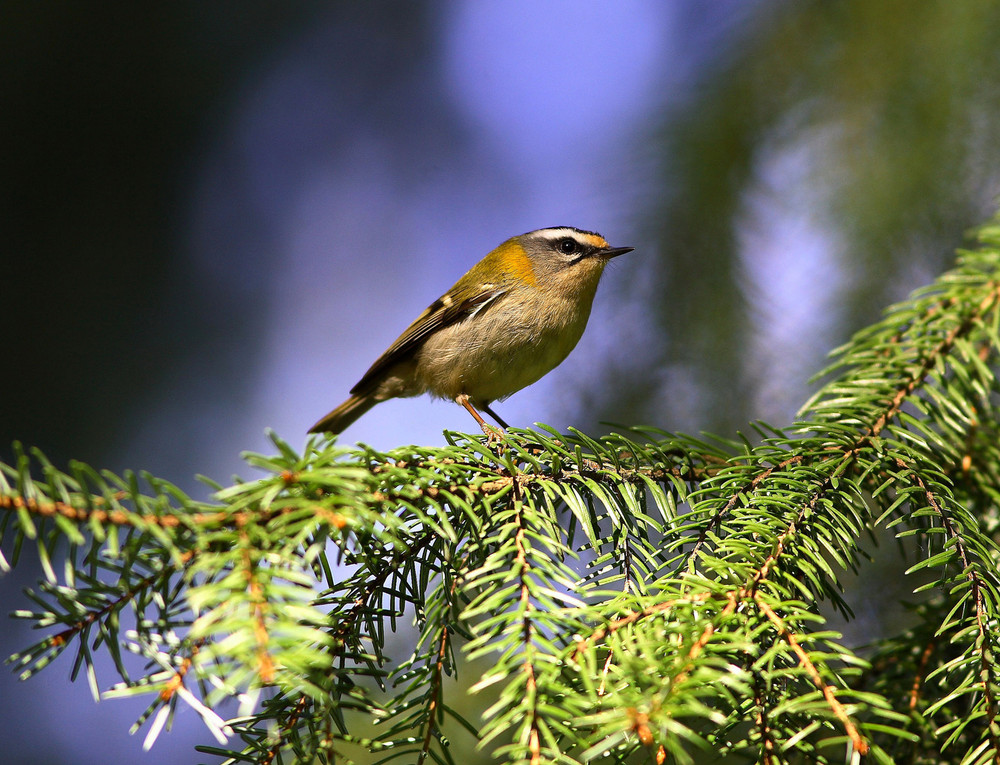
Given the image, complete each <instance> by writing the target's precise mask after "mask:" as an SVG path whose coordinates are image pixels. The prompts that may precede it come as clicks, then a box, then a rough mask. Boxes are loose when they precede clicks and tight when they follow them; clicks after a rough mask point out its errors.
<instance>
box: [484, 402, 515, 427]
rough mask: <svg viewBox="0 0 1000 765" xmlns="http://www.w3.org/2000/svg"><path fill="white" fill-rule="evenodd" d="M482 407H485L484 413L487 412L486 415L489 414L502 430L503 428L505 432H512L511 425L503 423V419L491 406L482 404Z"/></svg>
mask: <svg viewBox="0 0 1000 765" xmlns="http://www.w3.org/2000/svg"><path fill="white" fill-rule="evenodd" d="M481 406H482V407H483V411H484V412H486V414H488V415H489V416H490V417H492V418H493V419H494V420H496V421H497V422H498V423H500V427H501V428H503V429H504V430H510V425H508V424H507V423H506V422H504V421H503V417H501V416H500V415H499V414H497V413H496V412H494V411H493V410H492V409H490V408H489V406H487V405H486V404H482V405H481Z"/></svg>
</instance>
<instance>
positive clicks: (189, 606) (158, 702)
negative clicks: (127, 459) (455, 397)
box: [0, 221, 1000, 765]
mask: <svg viewBox="0 0 1000 765" xmlns="http://www.w3.org/2000/svg"><path fill="white" fill-rule="evenodd" d="M998 357H1000V221H995V222H993V223H991V224H989V225H987V226H985V227H984V228H983V229H982V231H981V232H980V242H979V246H978V247H977V248H976V249H974V250H971V251H969V252H965V253H963V254H962V255H961V257H960V259H959V262H958V263H957V265H956V266H955V268H954V269H952V270H951V271H949V272H948V273H946V274H944V275H942V276H941V277H940V278H939V279H937V280H936V281H935V283H934V284H932V285H930V286H929V287H928V288H926V289H924V290H920V291H918V292H917V293H915V294H914V295H913V296H911V297H910V298H909V299H908V300H906V301H903V302H902V303H900V304H899V305H897V306H894V307H892V308H891V309H890V310H889V311H888V312H887V314H886V316H885V318H884V319H883V320H882V321H881V322H879V323H877V324H876V325H874V326H872V327H869V328H868V329H866V330H864V331H862V332H860V333H858V334H857V335H856V336H855V337H854V338H852V339H851V341H850V342H849V343H847V344H846V345H844V346H843V347H842V348H840V349H838V351H836V359H835V361H834V363H833V366H831V367H830V368H829V369H828V370H826V371H825V372H824V373H823V376H824V379H825V380H826V382H825V383H824V384H823V385H822V386H821V388H820V389H819V391H818V392H817V393H816V394H815V395H814V396H813V397H812V398H811V399H810V401H808V402H807V403H806V405H805V406H804V407H803V408H802V410H801V412H800V414H799V416H798V419H797V421H796V422H795V423H793V424H792V425H791V426H790V427H788V428H785V429H775V428H771V427H769V426H766V425H763V424H758V425H756V426H755V429H756V431H757V436H756V438H755V439H754V440H753V441H751V440H749V439H743V440H741V441H737V442H730V441H724V440H719V441H705V440H704V439H696V438H692V437H690V436H684V435H677V434H671V433H666V432H662V431H652V430H648V429H646V430H641V429H635V430H629V431H626V432H624V433H618V434H611V435H608V436H604V437H601V438H598V439H595V438H591V437H590V436H588V435H586V434H584V433H580V432H578V431H571V432H569V433H558V432H556V431H553V430H550V429H547V428H544V427H543V428H541V429H539V430H531V431H525V430H516V429H512V430H510V431H509V432H508V433H507V434H506V435H505V436H504V437H503V438H501V439H498V440H494V441H488V440H486V439H483V438H481V437H472V436H465V435H462V434H455V433H448V434H446V438H447V441H448V443H447V445H446V446H444V447H439V448H422V447H416V446H411V447H405V448H401V449H396V450H393V451H391V452H387V453H382V452H378V451H376V450H374V449H371V448H368V447H364V446H359V447H355V448H344V447H342V446H339V445H337V444H336V443H334V442H331V441H322V440H318V439H313V440H311V441H309V442H308V443H307V444H306V446H305V448H304V449H303V450H302V451H301V452H299V451H297V450H295V449H293V448H292V447H291V446H289V445H288V444H286V443H285V442H283V441H281V440H280V439H278V438H277V437H274V438H273V442H274V447H275V450H276V453H275V454H273V455H248V456H247V461H248V463H249V464H250V465H251V466H253V467H254V468H256V469H259V470H261V471H262V473H263V477H262V478H259V479H257V480H254V481H236V482H234V483H233V484H232V485H231V486H225V487H224V486H216V487H215V494H214V496H213V498H212V500H211V501H210V502H200V501H194V500H192V499H191V498H189V497H187V496H186V495H184V494H183V493H182V492H180V491H179V490H177V489H176V487H173V486H171V485H170V484H168V483H166V482H163V481H160V480H158V479H156V478H154V477H152V476H143V475H135V474H131V473H127V474H125V475H123V476H117V475H114V474H111V473H107V472H100V473H99V472H97V471H94V470H92V469H91V468H89V467H87V466H85V465H80V464H76V463H74V464H71V465H70V468H69V470H67V471H62V470H59V469H57V468H56V467H55V466H53V465H51V464H50V463H49V462H48V461H47V460H45V458H44V456H43V455H40V454H38V453H37V452H36V453H33V454H32V455H30V456H29V455H27V454H24V453H20V452H19V453H18V458H17V460H15V464H12V465H0V518H2V521H0V537H2V539H0V541H2V542H3V543H4V545H5V546H9V548H10V549H11V551H12V555H11V556H10V560H9V561H8V559H7V558H0V565H17V563H18V562H19V560H20V558H21V556H22V555H23V554H24V553H25V551H27V550H31V549H33V550H35V551H37V556H38V558H39V560H40V561H41V562H42V566H43V571H44V572H45V579H44V581H42V582H41V583H40V585H39V588H38V591H37V592H33V593H30V594H29V597H30V598H31V599H32V600H33V602H34V603H35V606H36V608H35V610H33V611H31V612H26V611H22V612H19V613H18V615H19V616H22V617H24V618H28V619H31V620H32V621H33V622H34V623H35V624H36V626H39V627H41V628H42V629H44V630H46V631H47V632H48V633H49V634H48V635H47V636H46V637H45V638H43V639H42V641H40V642H39V643H37V644H36V645H34V646H32V647H30V648H28V649H26V650H24V651H22V652H20V653H19V654H18V655H17V656H15V657H14V661H15V662H16V663H17V665H18V666H19V667H21V668H22V669H24V670H25V674H28V675H30V674H33V673H35V672H37V671H39V670H41V669H42V668H43V667H45V666H46V665H48V664H49V663H51V662H52V661H53V660H55V659H56V658H57V657H58V655H59V654H60V653H61V652H63V651H65V650H66V649H67V648H69V647H71V646H75V647H76V659H75V661H76V664H75V666H74V673H75V672H76V671H77V670H79V669H84V670H85V671H86V674H87V676H88V678H89V679H90V681H91V683H92V685H93V686H94V687H95V688H97V685H98V680H97V678H96V670H95V668H94V652H95V651H98V650H106V651H108V652H109V653H110V654H111V656H112V657H113V659H114V666H115V672H116V673H117V674H118V675H119V680H120V682H119V683H118V684H117V685H116V686H115V687H114V688H113V691H112V695H138V694H148V695H149V696H150V697H151V701H150V705H149V707H148V709H147V710H146V712H145V713H144V714H143V715H142V716H141V718H140V720H139V722H138V723H137V727H138V726H140V725H147V724H148V727H149V730H148V733H147V742H148V743H152V741H153V740H154V739H155V738H156V736H157V735H158V734H159V732H160V731H161V730H162V729H164V728H165V727H166V726H167V725H169V722H170V720H171V718H172V716H173V714H174V713H175V711H176V709H177V707H178V705H179V704H186V705H188V706H190V707H191V708H193V709H195V710H196V711H197V712H198V714H200V715H201V716H202V718H203V719H204V720H205V722H206V725H208V727H209V729H210V731H211V732H212V734H213V735H214V736H215V737H216V739H217V741H218V742H219V745H218V746H206V747H202V748H201V749H202V751H204V752H206V753H210V754H212V755H216V756H218V757H220V758H223V759H224V760H225V761H227V762H237V761H251V762H258V763H274V762H279V761H283V760H284V759H285V758H295V759H297V760H300V761H318V762H334V761H338V762H339V761H343V760H344V759H345V757H347V755H346V754H345V752H347V751H349V750H350V749H352V748H358V747H360V748H363V749H366V750H368V751H369V752H372V753H375V754H376V755H377V756H378V757H381V758H382V761H384V762H388V761H393V760H398V761H405V762H418V763H421V764H423V763H426V762H437V763H454V762H456V761H457V760H456V756H455V755H454V754H453V751H454V749H453V747H454V745H453V743H452V739H453V738H455V736H458V737H465V736H468V738H469V740H470V742H472V743H474V744H475V745H476V746H479V747H491V748H493V751H494V753H495V754H496V755H497V756H500V757H503V758H505V759H506V760H508V761H513V762H520V763H525V764H526V765H542V764H543V763H565V764H567V765H571V764H572V763H597V762H609V763H610V762H625V761H628V760H629V758H632V757H646V758H647V759H649V760H651V761H654V762H657V763H664V762H667V761H670V762H676V763H689V762H693V757H694V754H693V753H694V752H695V751H696V750H698V749H701V748H705V749H711V750H713V751H714V752H715V753H717V754H718V755H719V756H726V755H728V754H742V755H748V756H753V757H756V758H757V759H758V760H759V761H763V762H766V763H781V762H788V761H807V762H813V763H834V762H842V761H843V760H844V757H845V752H847V753H848V754H849V756H851V757H852V758H853V759H854V760H855V761H860V759H861V758H867V760H869V761H872V762H878V763H889V762H892V761H894V759H895V761H900V762H914V763H924V762H927V763H930V762H941V761H949V762H951V761H954V762H970V763H971V762H976V763H988V762H992V763H994V765H1000V719H998V715H1000V711H998V703H1000V680H998V671H997V667H996V663H995V657H996V655H997V650H998V648H1000V646H998V645H997V644H998V642H1000V634H998V630H997V624H998V623H1000V576H998V574H997V569H998V565H1000V548H998V542H997V540H998V538H1000V520H998V518H1000V511H998V507H1000V447H998V446H997V444H998V442H1000V438H998V436H1000V428H998V426H997V425H996V423H997V422H1000V384H998V376H997V366H998ZM883 528H884V529H889V530H891V531H892V533H894V534H896V535H897V536H898V537H899V538H900V539H901V540H905V539H908V538H914V539H915V540H916V541H917V543H918V544H917V545H915V550H914V551H913V552H912V553H911V554H914V555H916V556H917V561H916V562H915V563H913V564H912V565H911V566H910V568H909V571H908V572H907V575H909V576H921V577H923V579H922V580H920V581H919V582H918V584H917V585H915V587H916V588H917V589H918V590H919V591H920V593H921V594H922V595H923V597H924V600H923V601H922V602H921V603H919V604H918V605H917V606H914V607H913V608H912V611H911V613H912V618H913V624H912V625H911V626H909V627H908V628H906V629H900V630H899V633H898V634H895V635H890V636H888V637H886V638H885V639H883V640H881V641H880V642H879V644H878V645H877V646H876V647H875V649H874V654H873V656H872V657H871V660H870V661H866V660H865V659H863V658H862V657H861V656H859V654H858V652H857V649H855V648H852V647H848V646H844V645H841V644H840V643H839V642H838V641H839V640H840V636H838V635H836V634H835V633H833V632H831V631H829V630H827V629H826V628H825V627H824V624H825V622H824V611H823V610H822V604H823V603H824V602H827V603H829V605H830V606H832V607H833V608H836V609H838V610H839V611H840V612H841V613H843V614H844V615H845V616H847V617H850V615H851V603H850V596H849V595H846V594H844V592H843V591H842V589H841V581H842V576H843V574H844V573H845V572H846V571H848V570H852V569H860V568H861V567H863V566H864V565H865V554H864V551H863V548H862V542H863V540H864V539H865V538H866V537H867V536H868V535H872V534H873V533H874V532H875V531H876V530H879V529H883ZM61 549H66V550H67V560H66V563H65V564H64V565H63V566H62V572H63V573H62V574H61V575H57V574H56V570H57V567H56V566H55V565H53V560H54V557H55V556H56V554H57V552H58V551H59V550H61ZM410 626H412V628H413V631H412V633H411V632H410V631H409V627H410ZM393 633H399V637H397V638H396V639H393V637H392V634H393ZM95 635H96V638H95V637H94V636H95ZM126 649H127V650H129V651H132V652H134V653H136V654H138V656H139V657H140V658H141V659H142V660H143V661H144V662H146V663H147V664H146V666H141V667H139V668H135V667H133V666H131V665H130V664H129V661H127V658H128V657H126V656H125V655H123V651H124V650H126ZM398 654H402V656H403V658H402V660H400V656H399V655H398ZM463 654H464V657H465V659H466V661H464V662H463V661H462V658H461V657H462V655H463ZM483 663H485V665H486V668H485V669H484V670H481V671H480V670H478V669H475V668H476V667H479V666H481V665H482V664H483ZM470 673H471V674H473V675H474V677H472V678H471V680H472V681H473V682H472V692H473V693H479V694H482V695H483V696H486V695H488V694H492V696H491V697H490V699H489V701H488V702H484V705H485V706H487V707H488V709H487V711H486V713H485V715H484V719H483V720H482V721H479V720H476V719H473V718H472V717H471V716H470V715H469V714H468V713H467V712H466V711H465V709H464V708H463V706H462V704H461V703H456V698H457V696H458V694H461V693H462V689H461V688H460V687H457V686H456V685H455V684H454V683H452V682H451V681H450V680H449V678H452V677H455V676H459V677H460V678H465V679H468V675H469V674H470ZM227 705H233V706H235V707H236V709H235V714H234V715H231V719H229V720H224V719H223V717H222V714H221V712H222V711H223V710H225V709H226V708H227ZM234 738H237V739H238V742H234V741H233V739H234ZM942 758H944V759H942Z"/></svg>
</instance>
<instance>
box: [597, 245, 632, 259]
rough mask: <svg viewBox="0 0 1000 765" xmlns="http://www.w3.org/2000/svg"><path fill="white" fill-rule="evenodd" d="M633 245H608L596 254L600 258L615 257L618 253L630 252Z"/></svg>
mask: <svg viewBox="0 0 1000 765" xmlns="http://www.w3.org/2000/svg"><path fill="white" fill-rule="evenodd" d="M634 249H635V247H608V248H607V249H604V250H601V251H600V252H599V253H598V254H599V255H600V256H601V257H602V258H609V259H610V258H617V257H618V256H619V255H624V254H625V253H626V252H632V250H634Z"/></svg>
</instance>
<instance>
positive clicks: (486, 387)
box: [309, 226, 633, 434]
mask: <svg viewBox="0 0 1000 765" xmlns="http://www.w3.org/2000/svg"><path fill="white" fill-rule="evenodd" d="M632 250H633V248H632V247H611V246H610V245H609V244H608V243H607V241H605V239H604V237H602V236H601V235H600V234H595V233H594V232H592V231H582V230H580V229H578V228H571V227H568V226H557V227H555V228H542V229H539V230H537V231H531V232H529V233H527V234H521V235H520V236H515V237H513V238H512V239H508V240H507V241H506V242H504V243H503V244H501V245H500V246H499V247H497V248H496V249H495V250H493V251H492V252H491V253H489V254H488V255H487V256H486V257H485V258H483V259H482V260H481V261H479V262H478V263H476V265H474V266H473V267H472V268H471V269H469V271H468V273H466V274H465V276H463V277H462V278H461V279H459V280H458V281H457V282H456V283H455V285H454V286H453V287H452V288H451V289H450V290H448V291H447V292H446V293H445V294H444V295H442V296H441V297H440V298H438V299H437V300H435V301H434V302H433V303H431V305H430V306H429V307H428V308H427V310H426V311H424V312H423V313H422V314H420V316H418V317H417V318H416V320H415V321H414V322H413V323H412V324H410V326H409V327H407V328H406V331H405V332H403V334H402V335H400V336H399V338H398V339H397V340H396V342H394V343H393V344H392V345H391V346H389V349H388V350H387V351H386V352H385V353H383V354H382V355H381V356H379V357H378V359H377V360H376V361H375V363H374V364H372V366H371V369H369V370H368V371H367V372H365V375H364V377H362V378H361V380H360V381H359V382H358V384H357V385H355V386H354V387H353V388H351V397H350V398H349V399H347V401H345V402H344V403H343V404H341V405H340V406H338V407H337V408H336V409H334V410H333V411H332V412H330V413H329V414H328V415H326V417H324V418H323V419H322V420H320V421H319V422H317V423H316V424H315V425H313V426H312V428H310V430H309V432H310V433H322V432H327V433H340V432H341V431H343V430H344V429H345V428H346V427H347V426H348V425H350V424H351V423H352V422H354V421H355V420H356V419H357V418H358V417H360V416H361V415H362V414H364V413H365V412H367V411H368V410H369V409H371V408H372V407H373V406H375V404H377V403H379V402H380V401H385V400H386V399H390V398H396V397H407V396H418V395H420V394H421V393H430V394H432V395H434V396H437V397H439V398H444V399H449V400H451V401H454V402H456V403H458V404H460V405H461V406H463V407H465V408H466V409H467V410H468V411H469V414H471V415H472V416H473V417H475V418H476V422H478V423H479V425H480V427H481V428H482V429H483V431H484V432H485V433H487V434H489V433H490V426H489V425H487V424H486V422H485V421H484V420H483V418H482V415H480V413H479V411H478V410H482V411H484V412H486V413H487V414H489V415H490V416H491V417H492V418H493V419H494V420H496V421H497V422H498V423H499V424H500V425H501V427H504V428H507V427H509V426H508V425H507V423H505V422H504V421H503V420H502V419H500V417H499V416H497V414H496V413H495V412H494V411H493V410H492V409H490V403H491V402H493V401H502V400H503V399H505V398H507V397H508V396H510V395H511V394H512V393H516V392H517V391H519V390H521V388H524V387H525V386H527V385H531V383H533V382H536V381H537V380H539V379H540V378H541V377H542V376H544V375H545V374H547V373H548V372H550V371H551V370H552V369H554V368H555V367H556V366H558V365H559V364H560V363H561V362H562V360H563V359H565V358H566V357H567V356H568V355H569V352H570V351H572V350H573V348H574V347H576V343H577V341H578V340H579V339H580V336H581V335H582V334H583V330H584V328H585V327H586V326H587V319H588V318H589V316H590V307H591V305H592V304H593V302H594V293H595V292H596V291H597V282H598V281H599V280H600V278H601V274H602V273H603V272H604V266H606V265H607V263H608V261H609V260H611V258H614V257H617V256H618V255H623V254H625V253H626V252H631V251H632Z"/></svg>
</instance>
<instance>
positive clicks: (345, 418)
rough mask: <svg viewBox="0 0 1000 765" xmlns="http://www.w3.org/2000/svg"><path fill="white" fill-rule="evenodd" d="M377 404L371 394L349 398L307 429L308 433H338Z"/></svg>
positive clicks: (376, 400) (377, 400)
mask: <svg viewBox="0 0 1000 765" xmlns="http://www.w3.org/2000/svg"><path fill="white" fill-rule="evenodd" d="M378 402H379V399H377V398H375V396H374V395H371V394H369V395H367V396H358V395H354V396H351V397H350V398H349V399H347V401H345V402H344V403H343V404H341V405H340V406H338V407H337V408H336V409H334V410H333V411H332V412H330V413H329V414H328V415H327V416H326V417H324V418H323V419H322V420H320V421H319V422H317V423H316V424H315V425H313V426H312V427H311V428H309V432H310V433H334V434H336V433H340V432H342V431H343V430H344V429H345V428H346V427H347V426H348V425H350V424H351V423H352V422H354V421H355V420H356V419H358V417H360V416H361V415H363V414H364V413H365V412H367V411H368V410H369V409H371V408H372V407H373V406H375V404H377V403H378Z"/></svg>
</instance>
